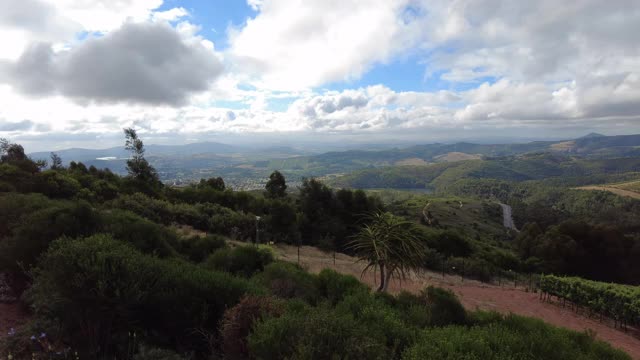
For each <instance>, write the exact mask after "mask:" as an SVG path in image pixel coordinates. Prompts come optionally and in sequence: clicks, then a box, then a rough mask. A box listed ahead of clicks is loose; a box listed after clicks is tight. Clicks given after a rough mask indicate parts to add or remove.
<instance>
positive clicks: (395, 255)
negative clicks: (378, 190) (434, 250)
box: [349, 212, 427, 291]
mask: <svg viewBox="0 0 640 360" xmlns="http://www.w3.org/2000/svg"><path fill="white" fill-rule="evenodd" d="M369 220H370V221H369V222H368V224H367V225H365V226H363V227H362V229H361V230H360V232H359V233H358V234H357V235H356V236H355V237H354V238H353V240H352V241H351V242H350V243H349V247H350V248H351V249H352V250H353V251H354V252H355V253H356V254H357V256H358V258H359V261H364V262H366V263H367V266H366V267H365V269H364V270H363V273H364V272H366V271H368V270H371V269H373V270H374V271H377V270H380V285H379V287H378V291H386V290H387V287H388V285H389V281H390V279H391V277H392V276H398V277H400V278H405V277H406V276H407V274H408V273H409V272H410V271H412V270H418V269H420V268H421V267H422V266H423V265H424V258H425V254H426V250H427V247H426V246H425V244H424V242H423V241H422V240H421V239H420V237H419V236H418V232H417V229H416V226H415V224H414V223H412V222H410V221H406V220H404V219H402V218H400V217H397V216H394V215H392V214H390V213H388V212H380V213H375V214H372V215H370V218H369Z"/></svg>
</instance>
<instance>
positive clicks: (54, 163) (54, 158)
mask: <svg viewBox="0 0 640 360" xmlns="http://www.w3.org/2000/svg"><path fill="white" fill-rule="evenodd" d="M62 168H63V167H62V158H61V157H60V155H58V154H56V153H54V152H52V153H51V170H60V169H62Z"/></svg>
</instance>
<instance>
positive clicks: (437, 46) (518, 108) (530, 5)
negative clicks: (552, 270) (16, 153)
mask: <svg viewBox="0 0 640 360" xmlns="http://www.w3.org/2000/svg"><path fill="white" fill-rule="evenodd" d="M247 4H248V5H249V6H250V7H251V8H252V9H253V10H254V11H255V12H256V13H255V15H252V16H253V18H249V19H247V21H246V22H245V23H243V24H242V25H240V26H239V27H237V28H231V29H229V34H228V35H229V39H228V40H229V41H228V43H229V48H228V49H224V50H222V51H223V52H222V53H221V52H220V51H221V50H219V49H216V46H214V44H213V43H212V42H211V41H210V40H208V39H206V38H204V37H203V36H202V35H200V33H199V31H200V27H201V26H208V24H195V23H193V22H192V21H193V19H194V18H197V17H196V16H195V15H196V14H195V13H194V16H193V18H192V17H190V15H191V14H189V12H188V11H187V10H185V9H184V8H181V7H179V5H180V4H178V3H176V5H175V6H176V7H175V8H173V9H169V10H166V11H158V10H157V9H158V8H159V7H160V6H161V5H162V0H149V1H143V0H120V1H105V0H60V1H58V0H55V1H54V0H46V1H45V0H24V1H20V2H15V1H12V0H0V8H3V9H5V8H9V9H10V10H11V11H5V12H0V34H1V35H0V36H1V37H2V40H3V47H2V48H0V59H5V63H6V61H9V62H10V63H15V62H16V60H19V56H20V55H21V54H23V51H24V50H25V49H28V48H31V49H35V50H38V51H35V50H32V53H31V55H32V56H31V57H30V58H29V59H28V60H31V61H32V62H33V64H41V65H42V66H38V67H37V69H38V70H37V71H26V72H25V73H24V74H19V76H18V78H15V77H14V78H13V79H12V80H14V81H13V82H12V84H14V86H15V84H16V83H21V84H22V85H21V86H22V88H23V90H25V92H28V93H31V94H33V93H34V92H35V93H37V91H34V90H38V91H42V92H43V93H45V94H53V95H50V97H47V98H29V97H25V96H22V95H20V94H18V93H17V92H16V91H15V89H12V88H10V87H8V86H3V85H2V84H0V135H3V132H4V133H10V134H32V135H34V136H39V135H38V134H44V131H45V130H46V129H51V131H53V132H56V131H59V132H69V133H73V134H83V133H85V134H86V133H96V132H99V133H104V134H109V133H114V134H115V133H119V132H120V129H121V127H122V126H130V125H136V126H138V127H139V128H140V129H141V130H142V131H144V132H146V133H147V134H163V133H168V132H175V133H179V134H187V133H208V132H222V133H255V132H258V133H268V132H290V131H296V132H307V133H310V134H337V133H341V132H343V133H362V134H367V136H373V135H374V134H390V133H395V132H397V131H405V133H406V134H410V135H416V134H426V133H430V134H431V133H445V134H446V133H454V132H455V131H458V130H460V131H470V132H472V133H473V134H480V133H482V132H483V131H485V132H489V131H495V130H496V129H502V131H505V134H507V135H508V134H510V131H513V130H509V129H516V128H522V127H525V128H527V129H531V130H532V131H533V129H545V130H544V131H547V133H554V134H555V133H557V131H559V129H567V128H572V129H589V131H591V130H594V129H604V130H611V129H621V131H622V132H625V131H626V132H629V131H634V129H640V105H639V104H640V42H638V40H637V34H638V33H640V3H638V2H637V1H636V0H609V1H606V2H603V1H600V0H580V1H572V2H558V1H555V0H537V1H511V0H455V1H451V0H370V1H359V0H343V1H340V2H336V1H328V0H247ZM194 11H197V8H196V9H195V10H194ZM168 22H170V23H171V25H168V24H167V23H168ZM153 23H155V25H156V26H165V29H167V28H169V27H171V29H172V31H174V32H175V33H176V34H178V36H179V41H180V42H181V43H183V44H185V46H187V47H188V48H194V47H197V48H198V49H200V50H202V51H203V52H202V53H206V54H208V55H211V57H212V61H214V62H216V61H217V62H224V64H225V66H226V70H227V71H225V73H223V74H220V76H219V78H218V79H217V80H216V81H215V83H213V84H211V83H208V84H206V85H202V86H200V85H201V84H200V83H198V84H199V85H198V86H196V88H197V89H195V90H198V91H201V92H198V93H196V92H194V91H195V90H194V91H187V92H185V93H181V94H182V95H184V96H178V98H179V100H182V101H155V100H153V99H152V100H150V101H146V100H149V99H146V100H145V99H143V102H144V101H146V103H147V105H144V104H140V101H126V99H125V98H126V97H128V96H130V94H127V92H126V91H121V90H113V91H111V92H109V97H111V98H112V99H116V101H121V100H122V101H125V102H128V104H124V105H123V104H112V103H108V104H106V103H105V102H110V101H103V102H102V103H96V102H92V101H85V103H81V104H78V103H77V101H78V98H79V97H82V96H79V93H80V92H83V93H91V91H89V92H87V91H85V90H86V89H85V88H82V91H76V92H75V93H72V92H68V91H61V90H60V88H61V83H60V81H51V78H49V77H47V76H44V75H46V74H47V70H50V71H53V72H54V73H56V72H58V71H57V70H56V69H59V68H60V67H59V66H58V65H59V64H60V63H61V62H60V60H59V59H61V58H63V57H65V56H69V54H73V53H74V52H78V51H81V50H82V49H86V48H87V47H88V46H89V45H91V43H94V44H95V42H96V41H97V39H103V40H108V39H109V38H110V37H111V36H112V35H114V34H118V31H121V30H122V28H123V24H125V25H124V26H125V27H126V26H127V25H126V24H129V25H130V24H138V25H140V24H145V25H148V26H151V25H150V24H153ZM160 24H162V25H160ZM78 34H82V36H81V38H78V37H77V36H78ZM87 34H89V35H87ZM35 42H45V43H47V44H49V45H50V46H49V45H48V46H44V47H42V46H40V47H38V46H35V47H33V44H34V43H35ZM30 45H31V46H30ZM153 47H154V48H159V49H162V48H163V46H153ZM137 48H139V49H142V48H144V46H142V45H140V46H137ZM120 53H122V52H120ZM223 55H224V56H223ZM409 56H411V57H410V58H411V59H413V58H415V57H418V58H420V59H421V64H424V66H425V72H426V74H427V77H426V80H425V81H426V82H427V84H425V85H432V84H431V83H430V82H432V81H433V82H434V83H435V82H438V85H439V86H442V87H445V88H447V85H449V86H448V88H449V89H450V90H442V91H425V92H418V91H401V89H396V91H394V90H392V89H390V88H389V87H388V86H387V85H386V84H380V85H376V86H367V87H360V86H359V83H358V81H357V80H358V79H359V78H360V77H362V76H363V75H364V74H366V73H367V71H369V70H370V69H372V68H373V67H375V66H379V64H384V63H387V62H392V61H395V60H397V59H398V58H404V57H409ZM154 58H157V59H159V60H160V59H166V57H164V56H157V57H154ZM38 59H45V60H47V59H49V60H51V59H54V61H50V62H47V61H45V62H38V61H37V60H38ZM0 62H1V61H0ZM26 63H27V65H28V62H26ZM198 63H199V62H198ZM23 64H24V62H23ZM47 64H49V65H51V64H53V65H51V66H50V67H47V66H46V65H47ZM190 64H192V65H191V66H190V67H192V68H202V67H200V66H195V65H193V64H194V63H190ZM171 67H172V68H175V66H173V65H172V66H171ZM25 69H29V67H28V66H26V67H25ZM54 70H55V71H54ZM160 73H162V74H160ZM160 73H154V74H152V76H149V77H146V78H145V79H159V80H158V81H159V82H160V83H161V84H164V85H166V86H160V87H159V89H160V90H166V91H168V92H169V93H170V92H171V90H175V89H174V87H171V86H169V85H171V84H174V83H175V84H177V85H180V79H182V78H181V77H180V76H173V77H172V76H170V75H171V72H170V71H169V72H167V71H165V70H162V71H160ZM30 75H38V76H30ZM89 75H94V74H89ZM163 75H166V76H163ZM174 75H175V74H174ZM88 78H89V79H94V80H95V81H93V82H94V83H96V84H97V85H96V86H99V87H105V86H106V85H107V83H108V81H107V80H109V79H111V77H108V79H105V78H99V79H96V78H93V77H91V76H88ZM53 79H54V80H59V79H58V78H56V77H54V78H53ZM115 79H118V78H117V77H115ZM132 79H136V77H135V76H134V77H132ZM334 82H338V83H342V84H341V87H343V86H344V83H345V82H346V83H347V84H349V83H352V84H353V86H352V87H353V89H350V90H344V91H326V90H321V89H322V87H326V86H329V87H330V86H331V84H332V83H334ZM141 84H144V82H140V81H136V82H135V85H136V86H133V85H132V86H125V87H126V88H128V90H131V89H136V88H138V89H139V87H138V86H137V85H141ZM147 84H149V82H147ZM167 84H168V85H167ZM442 84H444V85H442ZM462 85H464V86H462ZM175 88H180V86H175ZM157 89H158V87H153V90H154V91H155V90H157ZM189 89H191V87H188V89H187V90H189ZM456 89H468V90H456ZM27 90H28V91H27ZM90 90H91V89H90ZM93 90H95V89H93ZM178 90H179V89H178ZM191 90H193V89H191ZM154 91H146V90H145V91H138V92H139V93H143V94H147V95H148V96H151V95H153V94H154ZM94 92H95V91H94ZM60 94H63V95H65V96H66V97H64V96H61V95H60ZM93 95H95V94H93ZM165 95H166V94H165ZM169 95H171V94H169ZM94 97H95V96H94ZM160 98H162V99H165V100H166V99H167V97H163V96H161V97H160ZM171 98H173V97H171ZM71 99H75V102H74V101H72V100H71ZM287 99H292V100H291V101H292V103H291V105H290V106H288V109H286V110H284V111H271V110H269V109H271V108H273V107H272V105H273V103H274V102H277V104H278V108H282V107H285V108H286V107H287V105H286V102H285V101H286V100H287ZM85 100H86V99H85ZM138 100H140V99H139V98H138ZM154 102H155V103H172V104H174V105H175V104H180V105H181V106H180V107H176V108H171V107H166V106H159V107H156V106H150V105H148V103H154ZM215 104H218V105H215ZM220 104H225V105H220ZM226 104H232V105H233V106H227V105H226ZM238 107H241V108H242V109H238ZM576 131H578V130H576ZM605 132H606V131H605ZM5 135H6V134H5Z"/></svg>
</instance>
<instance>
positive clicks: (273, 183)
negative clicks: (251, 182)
mask: <svg viewBox="0 0 640 360" xmlns="http://www.w3.org/2000/svg"><path fill="white" fill-rule="evenodd" d="M265 189H266V190H267V191H266V192H265V194H266V195H267V196H268V197H271V198H281V197H284V196H286V191H287V183H286V181H285V179H284V175H282V173H280V171H277V170H276V171H274V172H273V173H271V175H269V181H267V184H266V185H265Z"/></svg>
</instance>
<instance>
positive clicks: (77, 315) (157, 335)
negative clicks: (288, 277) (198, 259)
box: [27, 235, 256, 358]
mask: <svg viewBox="0 0 640 360" xmlns="http://www.w3.org/2000/svg"><path fill="white" fill-rule="evenodd" d="M34 276H35V280H34V284H33V286H32V288H31V289H30V290H29V293H28V297H27V298H28V299H29V302H30V303H31V305H32V307H33V309H34V312H35V314H36V317H38V318H44V319H49V320H52V321H57V322H59V326H60V328H61V329H62V331H63V333H64V334H66V338H65V339H64V341H67V342H68V343H70V344H73V346H74V347H76V348H80V349H82V350H83V351H85V352H86V354H87V356H88V357H89V358H92V357H95V356H97V355H108V354H115V355H118V354H122V351H123V350H124V349H121V348H118V347H117V346H116V345H118V344H120V345H122V344H121V343H117V341H116V340H117V339H123V338H126V334H127V332H128V331H131V330H134V329H136V328H138V329H139V330H140V331H141V332H146V333H147V339H146V340H147V341H149V342H150V343H157V344H158V345H161V346H163V347H169V348H173V349H177V350H185V351H196V352H200V353H205V352H207V351H208V350H207V349H208V346H207V344H206V343H205V342H204V340H203V339H202V338H201V337H200V336H198V335H196V334H195V333H194V331H193V330H194V329H203V330H206V331H209V332H210V333H215V332H216V331H217V324H218V322H219V320H220V318H221V317H222V314H223V312H224V310H225V309H226V308H228V307H230V306H233V305H234V304H235V303H237V302H238V301H239V299H240V298H241V297H242V296H243V295H244V294H246V293H253V292H256V290H255V289H254V287H253V286H252V285H251V284H250V283H249V282H248V281H246V280H242V279H239V278H235V277H233V276H230V275H228V274H224V273H217V272H212V271H208V270H205V269H203V268H201V267H198V266H196V265H193V264H190V263H187V262H184V261H178V260H162V259H158V258H156V257H152V256H148V255H144V254H141V253H140V252H138V251H136V250H135V249H133V248H132V247H131V246H130V245H128V244H126V243H124V242H122V241H117V240H114V239H113V238H112V237H111V236H108V235H94V236H92V237H89V238H84V239H76V240H72V239H60V240H57V241H55V242H54V243H53V244H52V245H51V247H50V249H49V250H48V251H47V252H46V253H45V255H44V256H43V258H42V260H41V262H40V264H39V266H38V268H37V269H36V270H35V271H34ZM78 309H82V311H78ZM98 349H100V351H101V353H99V352H98V351H99V350H98Z"/></svg>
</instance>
